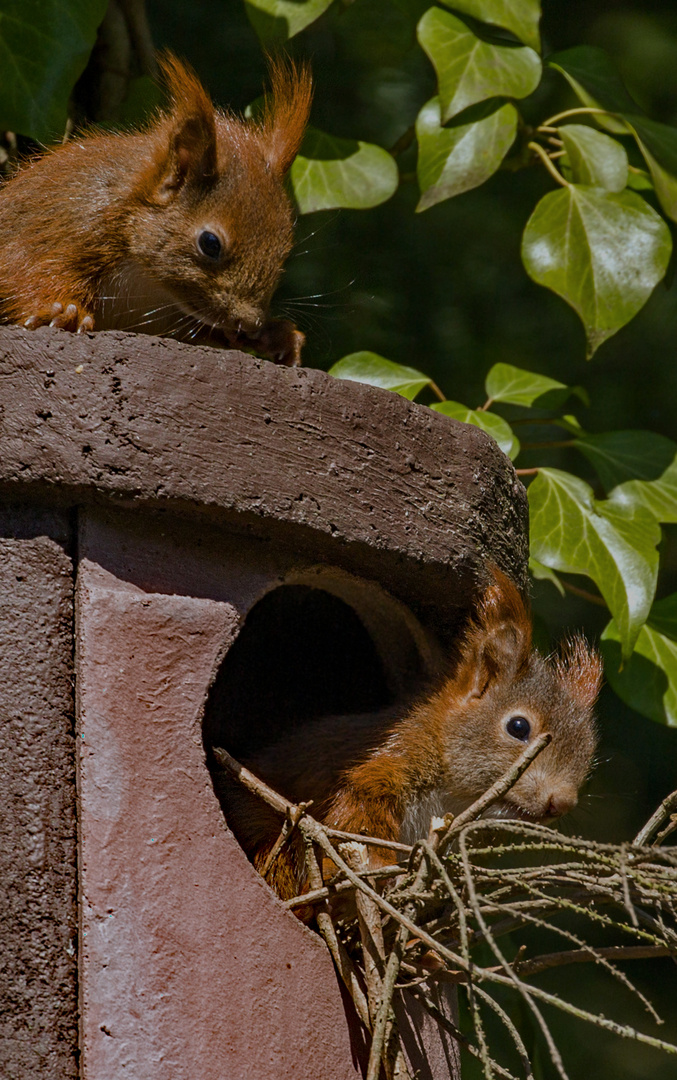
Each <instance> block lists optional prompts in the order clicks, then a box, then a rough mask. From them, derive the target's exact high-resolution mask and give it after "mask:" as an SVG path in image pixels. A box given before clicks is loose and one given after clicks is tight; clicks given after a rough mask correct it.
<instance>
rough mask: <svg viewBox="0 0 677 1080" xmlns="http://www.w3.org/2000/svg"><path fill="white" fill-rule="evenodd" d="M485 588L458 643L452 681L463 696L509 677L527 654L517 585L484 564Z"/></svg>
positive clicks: (525, 614) (525, 613)
mask: <svg viewBox="0 0 677 1080" xmlns="http://www.w3.org/2000/svg"><path fill="white" fill-rule="evenodd" d="M488 570H489V573H490V575H491V577H492V579H493V580H492V583H491V585H489V586H488V588H487V589H485V591H484V594H483V596H482V598H481V600H480V602H479V605H478V608H477V611H476V612H475V614H474V615H473V617H472V620H471V622H470V625H469V627H468V629H467V631H466V634H465V639H464V641H463V643H462V646H461V660H460V663H459V667H458V671H457V676H456V682H457V685H459V686H460V687H462V688H463V689H462V693H465V695H466V696H467V697H469V698H470V697H481V696H482V694H484V693H485V691H486V690H487V689H488V688H489V686H490V685H491V683H492V682H495V681H497V680H501V679H513V678H515V676H516V675H518V674H519V672H520V670H522V669H523V668H525V667H526V665H527V664H528V662H529V657H530V655H531V615H530V612H529V608H528V606H527V604H526V602H525V600H524V599H523V597H522V596H521V594H520V592H519V590H518V589H517V586H516V585H515V584H514V583H513V582H512V581H511V580H510V578H509V577H507V575H506V574H504V573H503V571H502V570H499V569H498V567H497V566H494V565H490V566H489V567H488Z"/></svg>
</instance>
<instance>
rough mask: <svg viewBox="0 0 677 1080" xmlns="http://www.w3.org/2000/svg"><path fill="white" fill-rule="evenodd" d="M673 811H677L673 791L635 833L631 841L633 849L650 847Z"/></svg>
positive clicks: (676, 792) (676, 797)
mask: <svg viewBox="0 0 677 1080" xmlns="http://www.w3.org/2000/svg"><path fill="white" fill-rule="evenodd" d="M674 810H677V791H673V792H672V793H671V794H670V795H668V796H667V798H665V799H663V802H662V803H661V805H660V806H659V807H658V809H657V810H656V811H655V812H654V813H653V814H652V815H651V817H650V818H649V820H648V821H647V823H646V825H644V826H643V827H642V828H641V829H640V830H639V832H638V833H637V836H636V837H635V839H634V840H633V841H632V845H633V847H651V845H652V843H653V840H654V837H655V836H656V833H657V832H658V831H659V829H660V828H661V826H662V825H663V824H664V822H665V821H666V820H667V819H668V818H669V817H670V815H671V814H672V812H673V811H674Z"/></svg>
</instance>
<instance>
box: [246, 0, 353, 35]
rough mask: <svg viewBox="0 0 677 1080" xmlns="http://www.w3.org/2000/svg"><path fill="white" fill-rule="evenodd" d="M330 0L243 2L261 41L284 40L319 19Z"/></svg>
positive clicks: (254, 0) (330, 3) (255, 0)
mask: <svg viewBox="0 0 677 1080" xmlns="http://www.w3.org/2000/svg"><path fill="white" fill-rule="evenodd" d="M333 2H334V0H245V8H246V11H247V15H248V16H249V21H250V23H251V24H252V26H253V27H254V30H255V31H256V33H257V34H258V36H259V38H260V39H261V41H266V42H273V41H287V40H288V39H289V38H291V37H294V35H295V34H299V33H300V32H301V30H305V28H306V26H310V24H311V23H313V22H315V20H316V19H319V17H320V15H323V14H324V12H325V11H326V10H327V8H329V7H331V5H332V3H333Z"/></svg>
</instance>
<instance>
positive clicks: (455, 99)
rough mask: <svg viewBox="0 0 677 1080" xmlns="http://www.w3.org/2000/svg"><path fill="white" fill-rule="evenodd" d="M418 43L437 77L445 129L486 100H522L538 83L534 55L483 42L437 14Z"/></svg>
mask: <svg viewBox="0 0 677 1080" xmlns="http://www.w3.org/2000/svg"><path fill="white" fill-rule="evenodd" d="M418 40H419V43H420V44H421V46H422V48H423V49H424V50H425V52H426V53H427V54H428V56H429V57H430V60H431V62H432V65H433V67H434V68H435V71H436V73H437V82H438V87H439V96H440V101H441V103H442V104H441V107H442V122H443V123H446V122H447V120H449V119H450V118H451V117H452V116H456V114H457V113H460V112H461V111H462V110H463V109H467V108H468V106H469V105H475V104H477V102H479V101H485V100H486V99H487V98H493V97H512V98H523V97H526V96H527V94H531V93H532V92H533V91H534V90H535V89H536V87H537V86H538V84H539V82H540V79H541V61H540V58H539V56H538V53H536V52H534V50H533V49H529V48H527V47H526V46H514V47H513V46H511V45H490V44H489V43H488V42H486V41H481V40H480V38H478V37H476V36H475V34H473V32H472V31H471V30H469V29H468V27H467V26H466V24H465V23H464V22H461V20H460V19H457V18H456V16H455V15H451V14H450V13H449V12H447V11H442V10H441V8H437V7H432V8H429V9H428V11H426V13H425V15H423V17H422V18H421V20H420V22H419V24H418Z"/></svg>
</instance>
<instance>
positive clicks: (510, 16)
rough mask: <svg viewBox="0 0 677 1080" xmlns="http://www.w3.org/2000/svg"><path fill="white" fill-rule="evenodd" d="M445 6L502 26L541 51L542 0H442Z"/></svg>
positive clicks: (481, 20) (526, 43)
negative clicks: (539, 29) (540, 22)
mask: <svg viewBox="0 0 677 1080" xmlns="http://www.w3.org/2000/svg"><path fill="white" fill-rule="evenodd" d="M442 3H443V4H446V6H447V7H451V8H454V10H455V11H460V12H461V14H463V15H470V16H471V17H472V18H473V19H479V20H480V22H486V23H491V24H492V25H493V26H501V27H503V29H504V30H509V31H510V32H511V34H514V35H515V37H516V38H519V39H520V41H523V42H524V44H525V45H531V47H532V49H536V51H537V52H540V50H541V36H540V34H539V32H538V23H539V20H540V18H541V5H540V3H539V0H442Z"/></svg>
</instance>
